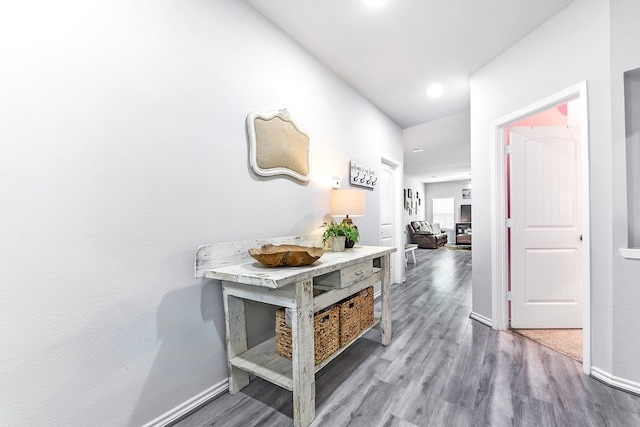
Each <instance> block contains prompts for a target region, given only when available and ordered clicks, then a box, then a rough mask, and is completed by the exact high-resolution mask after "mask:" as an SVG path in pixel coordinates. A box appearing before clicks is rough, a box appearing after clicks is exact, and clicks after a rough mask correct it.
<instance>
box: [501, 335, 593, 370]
mask: <svg viewBox="0 0 640 427" xmlns="http://www.w3.org/2000/svg"><path fill="white" fill-rule="evenodd" d="M513 331H514V332H517V333H518V334H520V335H524V336H525V337H527V338H530V339H532V340H534V341H536V342H538V343H540V344H542V345H543V346H545V347H549V348H550V349H553V350H555V351H557V352H558V353H562V354H564V355H565V356H569V357H571V358H572V359H575V360H577V361H578V362H582V329H513Z"/></svg>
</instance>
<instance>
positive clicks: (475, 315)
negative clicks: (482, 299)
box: [469, 311, 493, 328]
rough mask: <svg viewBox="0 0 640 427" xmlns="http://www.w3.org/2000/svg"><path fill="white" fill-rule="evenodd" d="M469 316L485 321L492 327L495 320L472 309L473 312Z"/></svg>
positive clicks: (481, 321)
mask: <svg viewBox="0 0 640 427" xmlns="http://www.w3.org/2000/svg"><path fill="white" fill-rule="evenodd" d="M469 317H470V318H472V319H473V320H477V321H478V322H480V323H484V324H485V325H487V326H489V327H490V328H493V320H491V319H489V318H488V317H485V316H483V315H482V314H478V313H474V312H473V311H472V312H471V314H470V315H469Z"/></svg>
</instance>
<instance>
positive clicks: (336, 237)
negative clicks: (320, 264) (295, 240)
mask: <svg viewBox="0 0 640 427" xmlns="http://www.w3.org/2000/svg"><path fill="white" fill-rule="evenodd" d="M321 227H322V228H324V233H323V234H322V243H323V244H326V243H327V242H329V243H330V246H331V250H332V251H333V252H342V251H344V244H345V241H346V240H351V241H353V242H354V243H357V242H358V240H360V233H359V232H358V229H357V228H355V227H354V226H352V225H351V224H349V223H346V222H340V223H337V222H335V221H331V222H330V223H326V222H325V223H324V224H322V225H321Z"/></svg>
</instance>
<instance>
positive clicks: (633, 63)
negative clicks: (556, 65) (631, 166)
mask: <svg viewBox="0 0 640 427" xmlns="http://www.w3.org/2000/svg"><path fill="white" fill-rule="evenodd" d="M610 3H611V46H612V48H611V112H612V114H611V117H612V123H611V125H612V144H611V145H612V153H613V156H612V161H613V170H612V173H613V176H612V181H613V182H612V194H613V204H612V208H613V223H614V224H615V226H614V227H613V280H612V288H613V306H614V307H615V310H614V311H613V320H612V323H613V325H612V329H613V336H612V338H613V348H614V352H613V361H612V363H613V371H612V373H614V374H615V375H616V376H618V377H622V378H627V379H631V380H634V381H635V382H636V383H639V382H640V363H638V357H639V356H640V336H639V335H638V334H637V333H636V329H637V325H638V324H640V310H638V301H640V286H638V277H640V261H638V260H633V259H624V258H622V257H621V256H620V252H619V251H618V248H626V247H627V227H626V224H627V176H626V164H627V163H626V161H625V154H626V153H625V119H624V87H623V79H622V76H623V73H624V72H625V71H628V70H632V69H636V68H638V67H640V45H638V43H637V41H638V39H639V38H640V28H639V27H638V21H639V20H640V3H639V2H637V1H634V0H615V1H611V2H610ZM635 119H636V120H637V119H638V116H637V115H636V116H635ZM636 152H637V151H636ZM636 184H637V183H636Z"/></svg>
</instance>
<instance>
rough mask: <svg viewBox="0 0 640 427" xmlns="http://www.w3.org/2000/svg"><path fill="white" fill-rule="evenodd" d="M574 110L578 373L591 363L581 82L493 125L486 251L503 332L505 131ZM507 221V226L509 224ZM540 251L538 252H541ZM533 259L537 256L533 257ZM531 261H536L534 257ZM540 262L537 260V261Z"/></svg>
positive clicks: (506, 211)
mask: <svg viewBox="0 0 640 427" xmlns="http://www.w3.org/2000/svg"><path fill="white" fill-rule="evenodd" d="M571 101H573V103H574V104H575V106H576V109H577V112H576V114H577V117H578V122H579V127H580V129H581V133H580V136H579V143H578V144H579V150H580V154H578V155H579V156H580V166H579V171H578V174H579V175H580V179H581V189H580V197H581V200H580V202H579V203H580V207H581V213H580V220H581V223H582V224H584V227H583V229H582V243H581V244H580V245H581V253H580V254H579V255H577V256H578V257H579V258H580V259H579V261H580V263H579V266H578V267H577V268H578V269H579V270H580V271H579V272H578V274H579V275H581V276H582V286H581V289H580V290H581V291H582V304H583V310H582V314H581V315H582V326H583V333H582V338H583V339H582V359H583V371H584V373H586V374H589V373H590V371H591V359H590V339H589V338H590V318H591V316H590V314H591V313H590V299H589V295H590V292H589V289H590V262H589V253H590V250H589V226H588V225H589V209H588V206H589V162H588V152H589V151H588V140H589V138H588V126H587V86H586V82H583V83H581V84H579V85H576V86H574V87H571V88H568V89H566V90H564V91H562V92H559V93H557V94H555V95H552V96H550V97H548V98H545V99H543V100H541V101H539V102H537V103H535V104H533V105H530V106H528V107H526V108H523V109H521V110H518V111H516V112H514V113H512V114H509V115H508V116H505V117H503V118H501V119H499V120H497V121H496V122H494V123H492V130H493V132H494V133H493V137H492V143H491V152H492V155H491V190H492V196H493V197H492V200H493V206H492V230H491V248H492V256H493V259H494V263H493V265H492V273H493V274H492V277H493V279H492V281H493V283H492V309H493V317H494V319H493V327H494V328H495V329H508V328H509V326H510V325H509V321H510V319H511V314H512V313H510V311H509V309H510V302H509V299H510V295H509V293H508V291H509V281H510V277H511V276H510V271H509V266H510V258H509V256H510V246H509V245H510V243H511V241H510V231H511V230H510V229H509V228H508V225H510V222H511V220H510V217H509V213H510V212H509V196H510V193H509V181H508V179H507V178H508V172H509V156H508V153H509V149H508V148H507V142H508V137H509V133H508V129H509V127H511V126H513V125H514V124H516V123H518V122H521V121H522V120H523V119H526V118H529V117H532V116H534V115H536V114H538V113H540V112H543V111H546V110H549V109H552V108H556V107H558V106H560V105H562V104H565V103H567V102H571ZM508 220H509V222H508ZM540 253H542V252H540ZM534 254H535V255H537V254H536V253H534ZM534 258H535V257H534ZM538 261H539V257H538Z"/></svg>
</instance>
